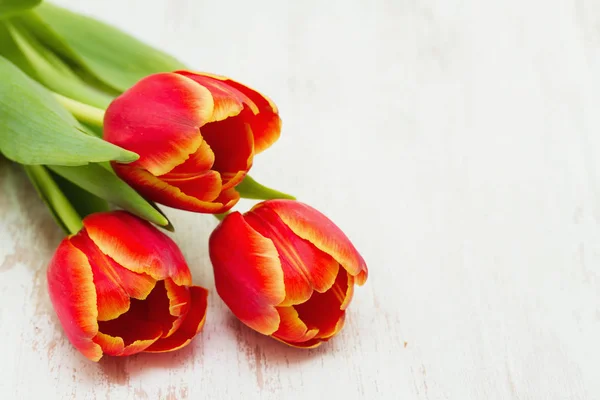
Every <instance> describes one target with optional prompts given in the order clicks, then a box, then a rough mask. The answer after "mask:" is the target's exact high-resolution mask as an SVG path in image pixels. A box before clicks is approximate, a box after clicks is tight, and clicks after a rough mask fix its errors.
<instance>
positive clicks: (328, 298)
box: [294, 268, 348, 339]
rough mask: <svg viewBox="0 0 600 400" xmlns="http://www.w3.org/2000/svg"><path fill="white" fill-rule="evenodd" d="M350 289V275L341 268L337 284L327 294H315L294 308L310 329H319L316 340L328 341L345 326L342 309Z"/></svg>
mask: <svg viewBox="0 0 600 400" xmlns="http://www.w3.org/2000/svg"><path fill="white" fill-rule="evenodd" d="M347 289H348V273H347V272H346V271H345V270H344V269H341V268H340V271H339V273H338V276H337V278H336V280H335V283H334V284H333V286H332V287H331V289H330V290H328V291H327V292H325V293H318V292H314V293H313V295H312V296H311V298H310V299H309V300H308V301H307V302H305V303H302V304H298V305H296V306H294V308H295V309H296V311H297V312H298V315H299V317H300V319H301V320H302V321H303V322H304V323H305V324H306V326H307V327H308V328H309V329H314V328H317V329H319V333H318V334H317V335H316V336H315V339H328V338H330V337H332V336H334V335H335V334H336V333H337V332H339V331H340V329H342V327H343V326H344V317H345V311H344V310H342V309H341V306H342V304H343V303H344V300H345V299H346V295H347Z"/></svg>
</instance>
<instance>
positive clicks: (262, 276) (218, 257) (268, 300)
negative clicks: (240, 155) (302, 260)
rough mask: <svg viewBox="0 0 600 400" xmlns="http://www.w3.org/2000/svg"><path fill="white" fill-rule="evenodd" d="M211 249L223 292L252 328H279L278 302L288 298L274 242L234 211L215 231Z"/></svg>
mask: <svg viewBox="0 0 600 400" xmlns="http://www.w3.org/2000/svg"><path fill="white" fill-rule="evenodd" d="M209 249H210V259H211V261H212V264H213V267H214V268H213V270H214V274H215V286H216V288H217V292H218V293H219V296H221V298H222V299H223V301H224V302H225V303H226V304H227V306H228V307H229V308H230V309H231V311H232V312H233V313H234V314H235V316H236V317H238V318H239V319H240V320H241V321H242V322H243V323H245V324H246V325H248V326H249V327H251V328H252V329H254V330H256V331H258V332H260V333H262V334H265V335H270V334H272V333H273V332H275V331H276V330H277V329H278V327H279V321H280V319H279V313H278V312H277V309H276V308H275V305H277V304H279V303H281V302H282V301H283V300H284V298H285V287H284V281H283V270H282V269H281V263H280V262H279V255H278V254H277V249H276V248H275V245H274V244H273V242H272V241H271V240H269V239H267V238H265V237H264V236H262V235H260V234H259V233H258V232H257V231H256V230H254V229H253V228H252V227H251V226H250V225H249V224H248V223H247V222H246V221H245V220H244V218H243V217H242V215H241V214H240V213H239V212H234V213H231V214H229V215H228V216H227V217H225V219H224V220H223V221H222V222H221V224H220V225H219V226H218V227H217V228H216V229H215V230H214V231H213V233H212V235H211V237H210V242H209Z"/></svg>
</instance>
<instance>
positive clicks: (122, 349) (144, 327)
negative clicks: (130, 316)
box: [94, 321, 162, 356]
mask: <svg viewBox="0 0 600 400" xmlns="http://www.w3.org/2000/svg"><path fill="white" fill-rule="evenodd" d="M111 322H112V321H111ZM130 325H131V326H130V327H129V328H130V329H132V330H126V331H120V332H131V333H130V334H127V336H126V339H124V338H122V337H120V336H112V335H109V334H106V333H102V332H98V335H96V337H95V338H94V342H95V343H97V344H99V345H100V347H102V350H103V351H104V354H107V355H109V356H130V355H132V354H136V353H140V352H142V351H144V350H146V349H147V348H148V347H150V346H151V345H152V344H153V343H155V342H156V341H157V340H158V339H159V338H160V336H161V335H162V329H160V326H159V325H158V324H155V323H152V322H147V321H131V322H130ZM104 329H109V330H110V328H106V327H105V328H103V330H104ZM121 334H123V333H121ZM134 338H135V339H134Z"/></svg>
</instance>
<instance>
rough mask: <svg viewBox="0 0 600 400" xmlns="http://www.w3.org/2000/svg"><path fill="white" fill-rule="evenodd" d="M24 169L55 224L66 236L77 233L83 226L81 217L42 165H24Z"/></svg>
mask: <svg viewBox="0 0 600 400" xmlns="http://www.w3.org/2000/svg"><path fill="white" fill-rule="evenodd" d="M24 167H25V172H27V176H28V177H29V180H30V181H31V183H32V184H33V186H34V187H35V190H36V191H37V192H38V194H39V195H40V197H41V198H42V200H43V201H44V203H46V205H47V206H48V209H49V210H50V212H51V213H52V216H53V217H54V219H55V220H56V222H57V224H58V225H59V226H60V227H61V228H62V229H63V230H64V231H65V233H67V234H73V233H76V232H78V231H79V230H80V229H81V228H82V226H83V225H82V222H81V217H80V216H79V214H77V211H75V209H74V208H73V205H72V204H71V203H70V202H69V200H68V199H67V198H66V197H65V195H64V193H63V192H62V191H61V190H60V188H59V187H58V185H57V184H56V182H55V181H54V180H53V179H52V176H50V173H49V172H48V170H47V169H46V168H45V167H44V166H42V165H25V166H24Z"/></svg>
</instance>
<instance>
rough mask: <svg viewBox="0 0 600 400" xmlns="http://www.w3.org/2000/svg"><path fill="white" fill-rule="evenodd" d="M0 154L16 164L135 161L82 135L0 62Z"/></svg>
mask: <svg viewBox="0 0 600 400" xmlns="http://www.w3.org/2000/svg"><path fill="white" fill-rule="evenodd" d="M0 152H2V153H3V154H4V155H5V156H6V158H9V159H11V160H13V161H16V162H18V163H21V164H55V165H84V164H87V163H88V162H102V161H109V160H117V161H121V162H131V161H135V160H136V159H137V158H138V155H137V154H135V153H132V152H130V151H127V150H124V149H122V148H120V147H117V146H115V145H113V144H110V143H108V142H105V141H103V140H101V139H98V138H96V137H93V136H91V135H88V134H86V133H85V131H84V130H83V128H82V127H81V126H80V125H79V123H78V122H77V121H76V120H75V118H74V117H73V116H72V115H71V114H70V113H69V112H68V111H67V110H66V109H64V108H63V107H62V106H61V105H60V104H58V102H57V101H56V100H55V98H54V96H52V94H51V93H50V92H48V91H47V90H46V89H44V88H43V87H42V86H40V85H39V84H38V83H37V82H35V81H33V80H32V79H31V78H29V77H28V76H27V75H25V74H24V73H23V72H22V71H21V70H19V68H17V67H15V66H14V65H13V64H12V63H10V62H9V61H8V60H6V59H5V58H3V57H0Z"/></svg>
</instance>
